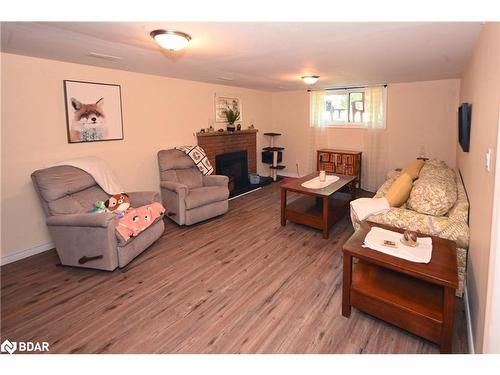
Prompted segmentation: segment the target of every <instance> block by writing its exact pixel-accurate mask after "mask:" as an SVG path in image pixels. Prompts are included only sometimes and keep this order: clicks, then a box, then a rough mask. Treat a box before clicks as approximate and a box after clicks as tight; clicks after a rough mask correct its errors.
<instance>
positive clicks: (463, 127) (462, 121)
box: [458, 103, 472, 152]
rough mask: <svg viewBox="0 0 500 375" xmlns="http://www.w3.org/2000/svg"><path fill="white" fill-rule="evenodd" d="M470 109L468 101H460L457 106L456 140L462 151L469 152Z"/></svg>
mask: <svg viewBox="0 0 500 375" xmlns="http://www.w3.org/2000/svg"><path fill="white" fill-rule="evenodd" d="M471 109H472V108H471V105H470V104H469V103H462V105H461V106H460V107H458V142H459V143H460V146H462V150H463V151H464V152H469V143H470V125H471Z"/></svg>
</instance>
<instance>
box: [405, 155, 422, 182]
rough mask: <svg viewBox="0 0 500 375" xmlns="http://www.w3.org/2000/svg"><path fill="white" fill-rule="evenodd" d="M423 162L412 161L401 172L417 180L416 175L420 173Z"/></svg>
mask: <svg viewBox="0 0 500 375" xmlns="http://www.w3.org/2000/svg"><path fill="white" fill-rule="evenodd" d="M424 164H425V162H424V161H423V160H419V159H417V160H414V161H412V162H411V163H410V164H408V165H407V166H406V167H404V168H403V170H402V171H401V172H403V173H404V172H406V173H408V174H409V175H410V177H411V178H412V179H414V180H416V179H417V178H418V175H419V173H420V170H421V169H422V167H423V166H424Z"/></svg>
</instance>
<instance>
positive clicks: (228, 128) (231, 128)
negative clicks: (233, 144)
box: [226, 123, 236, 132]
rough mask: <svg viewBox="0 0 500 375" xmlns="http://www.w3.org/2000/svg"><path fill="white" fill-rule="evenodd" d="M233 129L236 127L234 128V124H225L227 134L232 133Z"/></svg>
mask: <svg viewBox="0 0 500 375" xmlns="http://www.w3.org/2000/svg"><path fill="white" fill-rule="evenodd" d="M235 128H236V127H235V126H234V123H232V124H230V123H227V126H226V129H227V131H228V132H234V130H235Z"/></svg>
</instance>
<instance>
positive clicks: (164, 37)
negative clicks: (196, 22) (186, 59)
mask: <svg viewBox="0 0 500 375" xmlns="http://www.w3.org/2000/svg"><path fill="white" fill-rule="evenodd" d="M149 35H151V38H153V39H154V40H155V42H156V43H158V44H159V45H160V47H162V48H165V49H168V50H170V51H179V50H181V49H183V48H184V47H186V46H187V45H188V44H189V42H190V40H191V36H190V35H189V34H186V33H183V32H182V31H176V30H153V31H151V33H150V34H149Z"/></svg>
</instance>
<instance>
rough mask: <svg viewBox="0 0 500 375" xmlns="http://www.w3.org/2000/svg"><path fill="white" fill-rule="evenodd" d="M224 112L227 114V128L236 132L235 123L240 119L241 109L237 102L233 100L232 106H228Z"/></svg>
mask: <svg viewBox="0 0 500 375" xmlns="http://www.w3.org/2000/svg"><path fill="white" fill-rule="evenodd" d="M223 113H224V115H225V116H226V121H227V130H228V131H231V132H234V129H235V126H234V123H235V122H236V121H238V120H239V119H240V110H239V109H238V106H237V103H236V102H233V105H232V107H229V106H227V107H226V109H225V110H224V111H223Z"/></svg>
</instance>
